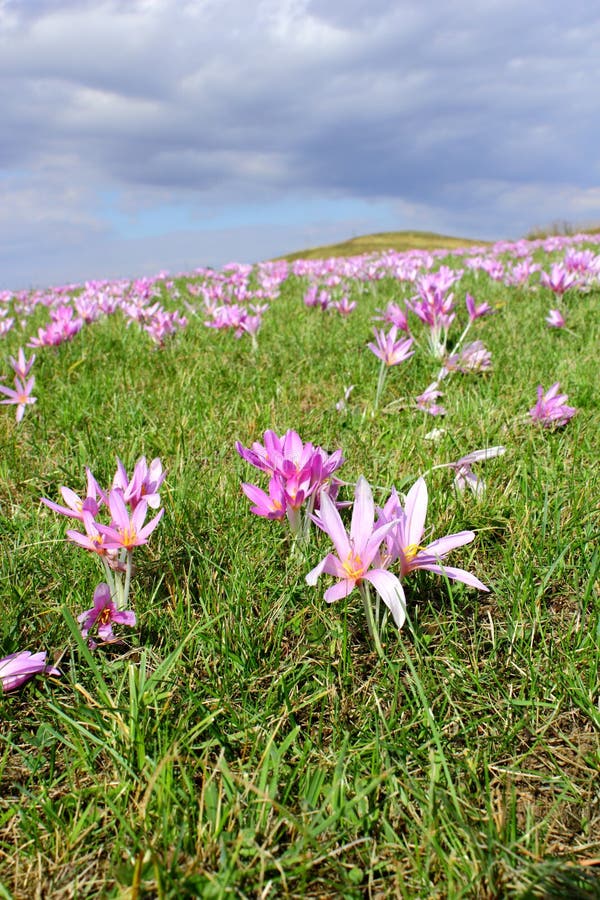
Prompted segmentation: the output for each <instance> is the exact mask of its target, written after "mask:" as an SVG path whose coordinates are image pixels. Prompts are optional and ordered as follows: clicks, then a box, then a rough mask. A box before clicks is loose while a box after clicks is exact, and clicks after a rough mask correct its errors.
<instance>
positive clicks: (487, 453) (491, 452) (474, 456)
mask: <svg viewBox="0 0 600 900" xmlns="http://www.w3.org/2000/svg"><path fill="white" fill-rule="evenodd" d="M504 453H506V447H500V446H499V447H486V448H485V449H484V450H473V451H472V452H471V453H467V454H466V455H465V456H461V458H460V459H457V460H456V462H453V463H443V464H442V465H440V466H434V468H435V469H444V468H448V469H454V472H455V475H454V486H455V488H456V489H457V491H460V492H461V493H462V492H463V491H464V490H465V488H466V487H468V488H469V489H470V490H471V491H472V492H473V493H474V494H475V496H476V497H481V496H483V493H484V491H485V482H484V480H483V478H481V477H480V476H479V475H476V474H475V472H473V470H472V468H471V466H472V465H473V464H474V463H477V462H483V461H484V460H486V459H494V457H496V456H502V455H503V454H504Z"/></svg>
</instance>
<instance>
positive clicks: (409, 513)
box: [404, 478, 427, 544]
mask: <svg viewBox="0 0 600 900" xmlns="http://www.w3.org/2000/svg"><path fill="white" fill-rule="evenodd" d="M404 512H405V515H406V530H407V532H408V533H405V536H404V537H405V540H406V543H407V544H420V542H421V538H422V537H423V532H424V530H425V519H426V517H427V485H426V484H425V479H424V478H419V479H418V480H417V481H415V483H414V484H413V486H412V487H411V489H410V491H409V492H408V494H407V495H406V503H405V504H404Z"/></svg>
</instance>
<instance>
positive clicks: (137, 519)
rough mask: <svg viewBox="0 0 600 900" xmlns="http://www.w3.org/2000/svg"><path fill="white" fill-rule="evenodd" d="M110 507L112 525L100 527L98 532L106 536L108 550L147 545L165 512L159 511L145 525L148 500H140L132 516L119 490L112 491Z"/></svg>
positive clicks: (109, 499)
mask: <svg viewBox="0 0 600 900" xmlns="http://www.w3.org/2000/svg"><path fill="white" fill-rule="evenodd" d="M108 506H109V509H110V514H111V524H110V525H98V531H99V532H100V534H101V535H103V536H104V546H105V547H106V548H108V549H118V548H123V549H125V550H133V548H134V547H139V546H141V545H142V544H147V543H148V537H149V536H150V534H152V532H153V531H154V529H155V528H156V526H157V525H158V523H159V522H160V520H161V518H162V515H163V512H164V509H161V510H159V512H158V515H156V516H154V518H153V519H151V520H150V522H148V523H147V524H146V525H144V519H145V518H146V513H147V511H148V503H147V502H146V500H140V501H139V503H138V504H137V505H136V507H135V509H134V510H133V511H132V512H131V515H130V514H129V513H128V511H127V508H126V506H125V501H124V499H123V497H122V495H121V492H120V491H118V490H112V491H110V493H109V495H108Z"/></svg>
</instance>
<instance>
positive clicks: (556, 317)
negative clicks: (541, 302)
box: [546, 309, 567, 328]
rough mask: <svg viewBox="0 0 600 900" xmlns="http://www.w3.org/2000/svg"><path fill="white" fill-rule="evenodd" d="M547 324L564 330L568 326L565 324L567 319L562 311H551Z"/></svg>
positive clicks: (547, 317)
mask: <svg viewBox="0 0 600 900" xmlns="http://www.w3.org/2000/svg"><path fill="white" fill-rule="evenodd" d="M546 322H547V323H548V325H550V326H551V327H552V328H564V327H565V326H566V324H567V323H566V322H565V317H564V316H563V314H562V313H561V311H560V309H551V310H550V312H549V313H548V315H547V316H546Z"/></svg>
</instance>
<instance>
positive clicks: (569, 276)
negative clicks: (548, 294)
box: [540, 263, 579, 297]
mask: <svg viewBox="0 0 600 900" xmlns="http://www.w3.org/2000/svg"><path fill="white" fill-rule="evenodd" d="M578 283H579V276H578V275H577V274H576V273H575V272H569V271H568V269H565V267H564V266H563V265H562V263H554V264H553V265H552V267H551V269H550V274H548V273H547V272H540V284H542V285H543V286H544V287H547V288H550V290H551V291H552V292H553V293H554V294H558V296H559V297H562V295H563V294H564V293H565V292H566V291H568V290H569V288H571V287H576V286H577V285H578Z"/></svg>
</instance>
